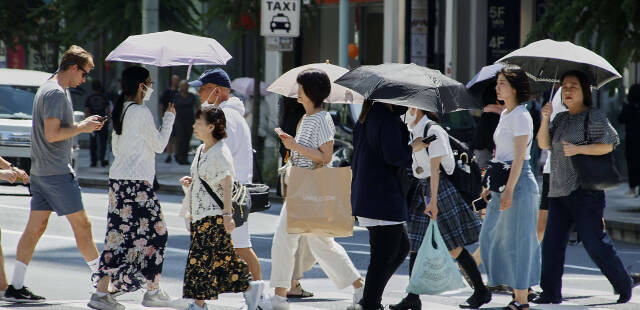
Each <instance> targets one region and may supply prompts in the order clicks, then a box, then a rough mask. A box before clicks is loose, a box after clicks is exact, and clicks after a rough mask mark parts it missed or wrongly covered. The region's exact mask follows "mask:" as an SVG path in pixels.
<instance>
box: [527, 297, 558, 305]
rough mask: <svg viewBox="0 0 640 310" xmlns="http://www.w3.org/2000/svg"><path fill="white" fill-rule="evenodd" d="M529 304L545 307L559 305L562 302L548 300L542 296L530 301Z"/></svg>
mask: <svg viewBox="0 0 640 310" xmlns="http://www.w3.org/2000/svg"><path fill="white" fill-rule="evenodd" d="M531 302H532V303H534V304H539V305H546V304H559V303H561V302H562V300H555V299H550V298H547V297H544V296H543V295H540V296H539V297H538V298H536V299H534V300H532V301H531Z"/></svg>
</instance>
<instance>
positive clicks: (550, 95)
mask: <svg viewBox="0 0 640 310" xmlns="http://www.w3.org/2000/svg"><path fill="white" fill-rule="evenodd" d="M557 78H558V66H556V74H555V76H554V77H553V80H554V81H555V80H556V79H557ZM555 85H556V82H553V83H551V91H550V92H549V101H547V102H551V100H553V89H554V88H555V87H554V86H555Z"/></svg>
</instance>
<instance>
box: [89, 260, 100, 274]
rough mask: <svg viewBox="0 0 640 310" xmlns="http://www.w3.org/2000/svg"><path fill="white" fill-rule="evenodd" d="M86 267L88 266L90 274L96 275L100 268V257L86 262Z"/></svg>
mask: <svg viewBox="0 0 640 310" xmlns="http://www.w3.org/2000/svg"><path fill="white" fill-rule="evenodd" d="M87 265H88V266H89V269H91V274H94V273H98V268H99V267H100V257H98V258H96V259H94V260H92V261H88V262H87Z"/></svg>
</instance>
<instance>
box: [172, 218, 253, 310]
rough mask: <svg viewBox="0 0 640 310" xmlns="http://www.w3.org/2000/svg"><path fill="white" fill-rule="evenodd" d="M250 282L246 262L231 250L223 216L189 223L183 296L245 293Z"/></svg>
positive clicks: (215, 295) (206, 296)
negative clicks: (189, 233) (189, 244)
mask: <svg viewBox="0 0 640 310" xmlns="http://www.w3.org/2000/svg"><path fill="white" fill-rule="evenodd" d="M249 281H251V275H250V274H249V268H248V265H247V263H245V261H243V260H242V259H241V258H240V257H239V256H238V255H237V254H236V253H235V251H234V250H233V244H232V243H231V235H230V234H228V233H227V232H226V231H225V230H224V222H223V219H222V216H207V217H205V218H203V219H201V220H199V221H197V222H195V223H191V246H190V248H189V256H188V257H187V267H186V269H185V272H184V285H183V288H182V297H183V298H191V299H198V300H210V299H217V298H218V295H219V294H223V293H241V292H245V291H246V290H247V289H249Z"/></svg>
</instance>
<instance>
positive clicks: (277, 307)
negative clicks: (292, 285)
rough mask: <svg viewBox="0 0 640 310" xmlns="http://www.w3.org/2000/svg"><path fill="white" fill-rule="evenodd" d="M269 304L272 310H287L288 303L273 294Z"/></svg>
mask: <svg viewBox="0 0 640 310" xmlns="http://www.w3.org/2000/svg"><path fill="white" fill-rule="evenodd" d="M271 305H272V309H273V310H289V303H288V302H287V299H286V298H284V297H282V296H278V295H274V296H273V298H272V299H271Z"/></svg>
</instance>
